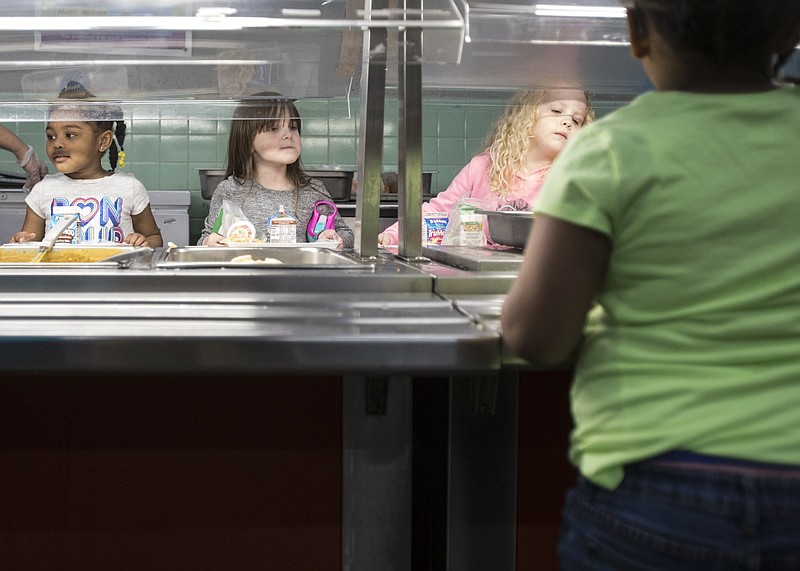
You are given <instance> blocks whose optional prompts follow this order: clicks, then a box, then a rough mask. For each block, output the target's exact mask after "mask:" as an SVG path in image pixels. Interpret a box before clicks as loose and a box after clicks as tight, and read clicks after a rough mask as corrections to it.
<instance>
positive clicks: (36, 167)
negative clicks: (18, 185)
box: [0, 125, 47, 190]
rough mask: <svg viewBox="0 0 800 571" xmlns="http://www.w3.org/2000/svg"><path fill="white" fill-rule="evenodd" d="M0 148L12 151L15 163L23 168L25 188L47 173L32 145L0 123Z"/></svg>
mask: <svg viewBox="0 0 800 571" xmlns="http://www.w3.org/2000/svg"><path fill="white" fill-rule="evenodd" d="M0 148H3V149H5V150H6V151H9V152H10V153H12V154H13V155H14V156H15V157H16V158H17V164H18V165H19V166H21V167H22V168H23V169H24V170H25V175H26V180H25V185H24V186H23V188H24V189H25V190H30V189H32V188H33V186H34V185H35V184H36V183H37V182H39V181H40V180H42V178H43V177H44V175H46V174H47V165H45V164H44V163H43V162H41V161H40V160H39V156H38V155H37V154H36V151H34V150H33V147H31V146H30V145H28V144H27V143H26V142H25V141H23V140H22V139H20V138H19V137H18V136H17V135H16V134H15V133H14V132H13V131H11V130H10V129H8V128H7V127H5V126H3V125H0Z"/></svg>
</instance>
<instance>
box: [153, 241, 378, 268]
mask: <svg viewBox="0 0 800 571" xmlns="http://www.w3.org/2000/svg"><path fill="white" fill-rule="evenodd" d="M247 256H250V257H251V258H252V261H234V260H235V259H236V258H240V257H247ZM155 267H156V268H248V269H249V268H259V269H267V270H269V269H272V270H284V269H332V268H335V269H370V270H371V269H373V268H374V265H373V264H365V263H363V262H361V261H360V260H356V259H354V258H351V257H349V256H346V255H344V254H342V253H341V252H336V251H334V250H330V249H328V248H316V247H313V246H303V245H302V244H298V245H297V247H292V248H287V247H270V246H255V247H230V246H222V247H215V246H211V247H209V246H186V247H183V248H171V249H169V250H166V251H165V252H164V255H163V258H162V259H160V260H158V261H157V262H156V263H155Z"/></svg>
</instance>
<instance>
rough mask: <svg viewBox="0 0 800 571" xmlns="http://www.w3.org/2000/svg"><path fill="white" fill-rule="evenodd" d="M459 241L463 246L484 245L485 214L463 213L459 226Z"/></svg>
mask: <svg viewBox="0 0 800 571" xmlns="http://www.w3.org/2000/svg"><path fill="white" fill-rule="evenodd" d="M458 243H459V245H461V246H484V245H486V235H485V234H484V233H483V214H462V215H461V226H459V228H458Z"/></svg>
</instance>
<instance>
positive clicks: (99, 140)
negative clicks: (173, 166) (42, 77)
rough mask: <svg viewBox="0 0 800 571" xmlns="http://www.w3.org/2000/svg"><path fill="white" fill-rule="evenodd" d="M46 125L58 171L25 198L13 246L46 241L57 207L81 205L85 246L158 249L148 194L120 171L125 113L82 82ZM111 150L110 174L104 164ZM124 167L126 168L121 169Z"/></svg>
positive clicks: (63, 96)
mask: <svg viewBox="0 0 800 571" xmlns="http://www.w3.org/2000/svg"><path fill="white" fill-rule="evenodd" d="M60 98H61V99H73V100H78V99H80V100H82V101H80V102H79V103H74V104H72V103H66V102H65V103H63V104H61V103H58V104H56V105H54V106H53V108H52V109H51V111H50V116H49V121H48V122H47V129H46V136H47V156H48V158H49V159H50V161H51V162H52V163H53V165H54V166H55V167H56V170H58V174H56V175H48V176H46V177H45V178H44V179H43V180H42V181H41V182H39V183H38V184H37V185H36V186H34V188H33V190H32V191H31V193H30V194H29V195H28V196H27V197H26V199H25V201H26V202H27V204H28V207H27V210H26V213H25V221H24V222H23V224H22V230H21V231H20V232H17V233H16V234H15V235H14V236H13V237H12V238H11V242H29V241H32V240H41V239H42V238H43V237H44V235H45V233H46V232H47V228H48V220H50V214H51V210H52V208H53V207H55V206H59V205H61V206H80V207H81V222H82V227H83V240H82V241H84V242H117V243H125V244H131V245H133V246H149V247H151V248H157V247H159V246H162V245H163V240H162V238H161V231H160V230H159V228H158V225H157V224H156V220H155V217H154V216H153V212H152V210H151V208H150V200H149V198H148V196H147V190H146V189H145V188H144V186H142V183H141V182H139V180H138V179H136V177H134V176H133V175H132V174H126V173H119V172H115V169H116V167H117V163H118V160H120V159H124V153H123V152H122V151H121V148H120V146H121V144H122V141H123V140H124V138H125V123H124V121H122V110H121V109H119V108H118V107H116V106H109V105H104V104H102V103H99V102H94V101H92V98H93V96H92V95H91V94H90V93H89V92H87V91H85V90H84V89H83V86H81V85H80V84H70V85H69V86H68V87H67V88H65V90H64V91H62V94H61V95H60ZM106 152H109V153H110V154H109V160H110V163H111V170H110V171H108V170H106V169H105V168H103V166H102V164H101V161H102V159H103V156H104V155H105V154H106ZM120 166H122V165H120Z"/></svg>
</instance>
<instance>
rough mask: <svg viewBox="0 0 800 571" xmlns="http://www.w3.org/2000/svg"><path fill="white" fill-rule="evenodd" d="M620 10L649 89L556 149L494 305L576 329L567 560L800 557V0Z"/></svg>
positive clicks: (600, 565)
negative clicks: (797, 55) (518, 264)
mask: <svg viewBox="0 0 800 571" xmlns="http://www.w3.org/2000/svg"><path fill="white" fill-rule="evenodd" d="M628 7H629V11H628V20H629V25H630V32H631V44H632V50H633V53H634V55H635V56H636V57H637V58H639V59H641V60H642V61H643V64H644V67H645V70H646V71H647V73H648V75H649V76H650V78H651V79H652V81H653V83H654V84H655V86H656V87H657V88H658V91H657V92H653V93H647V94H645V95H642V96H640V97H639V98H637V99H636V100H635V101H634V102H633V103H632V104H631V105H629V106H627V107H625V108H623V109H620V110H619V111H617V112H615V113H612V114H610V115H608V116H607V117H605V118H604V119H602V120H600V121H597V122H596V123H595V124H593V125H590V126H588V127H587V128H586V129H584V130H582V131H581V133H580V134H579V135H578V136H577V137H576V138H575V140H574V141H573V142H572V143H571V144H570V146H569V147H568V148H567V149H566V150H565V151H564V152H563V153H562V154H561V156H560V157H559V160H558V161H556V163H555V165H554V167H553V170H552V171H551V174H550V177H549V178H548V181H547V182H546V183H545V185H544V188H543V189H542V195H541V197H540V199H539V201H538V202H537V205H536V210H537V219H536V224H535V225H534V229H533V231H532V233H531V237H530V241H529V243H528V247H527V249H526V252H525V261H524V264H523V267H522V269H521V271H520V276H519V279H518V280H517V281H516V283H515V284H514V287H513V288H512V291H511V292H510V294H509V297H508V299H507V301H506V307H505V308H504V311H503V319H502V323H503V335H504V338H505V339H506V341H507V342H508V343H509V345H510V346H511V347H512V348H513V349H515V350H516V351H518V352H519V353H520V354H521V355H523V356H526V357H528V358H530V359H532V360H535V361H539V362H554V361H559V360H562V359H565V358H566V357H567V356H568V355H569V354H570V352H571V351H573V350H574V349H575V348H576V347H577V346H578V345H579V343H580V341H581V338H582V337H583V343H582V345H581V352H580V357H579V360H578V366H577V369H576V374H575V384H574V387H573V390H572V409H573V415H574V419H575V430H574V432H573V435H572V442H571V449H570V457H571V459H572V461H573V462H574V463H575V464H576V465H577V466H578V467H579V469H580V471H581V475H582V477H583V480H582V483H581V486H580V489H579V490H576V491H574V492H573V493H572V494H571V496H570V500H569V507H568V510H567V512H566V515H565V525H564V534H563V537H562V545H561V556H562V569H617V568H622V567H625V568H637V569H645V568H647V569H651V568H652V569H665V570H666V569H681V570H690V569H698V570H699V569H710V568H720V569H722V568H725V569H735V568H748V565H749V564H750V563H751V562H752V561H760V562H761V564H762V565H763V567H758V568H759V569H778V568H785V569H790V568H800V534H798V533H797V530H798V529H800V430H798V429H797V418H798V416H800V351H798V347H800V345H799V344H798V342H799V340H800V325H798V324H800V271H798V268H800V224H798V220H800V186H799V185H800V182H798V181H800V160H798V156H799V155H798V151H797V149H798V148H800V89H798V88H797V87H794V86H780V85H779V84H778V82H777V81H776V79H775V77H776V74H777V72H778V69H779V68H780V66H781V65H782V64H783V63H785V61H786V60H787V58H788V55H789V54H790V53H791V51H792V49H793V48H794V46H795V45H796V44H797V42H798V38H799V37H800V2H798V1H797V0H759V1H758V2H754V1H752V0H728V1H725V2H721V1H709V0H682V1H680V2H678V1H676V0H635V1H634V2H631V3H629V4H628ZM593 302H595V303H596V306H595V308H594V310H593V311H592V313H591V314H590V319H589V323H588V327H586V328H585V329H584V326H585V323H586V313H587V310H588V309H589V308H590V306H591V305H592V303H593ZM584 331H585V335H584ZM587 537H591V538H592V540H587V539H586V538H587ZM591 543H594V545H595V546H596V549H595V547H592V545H590V544H591ZM622 561H625V562H626V563H624V564H623V563H621V562H622ZM781 565H783V566H781Z"/></svg>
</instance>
